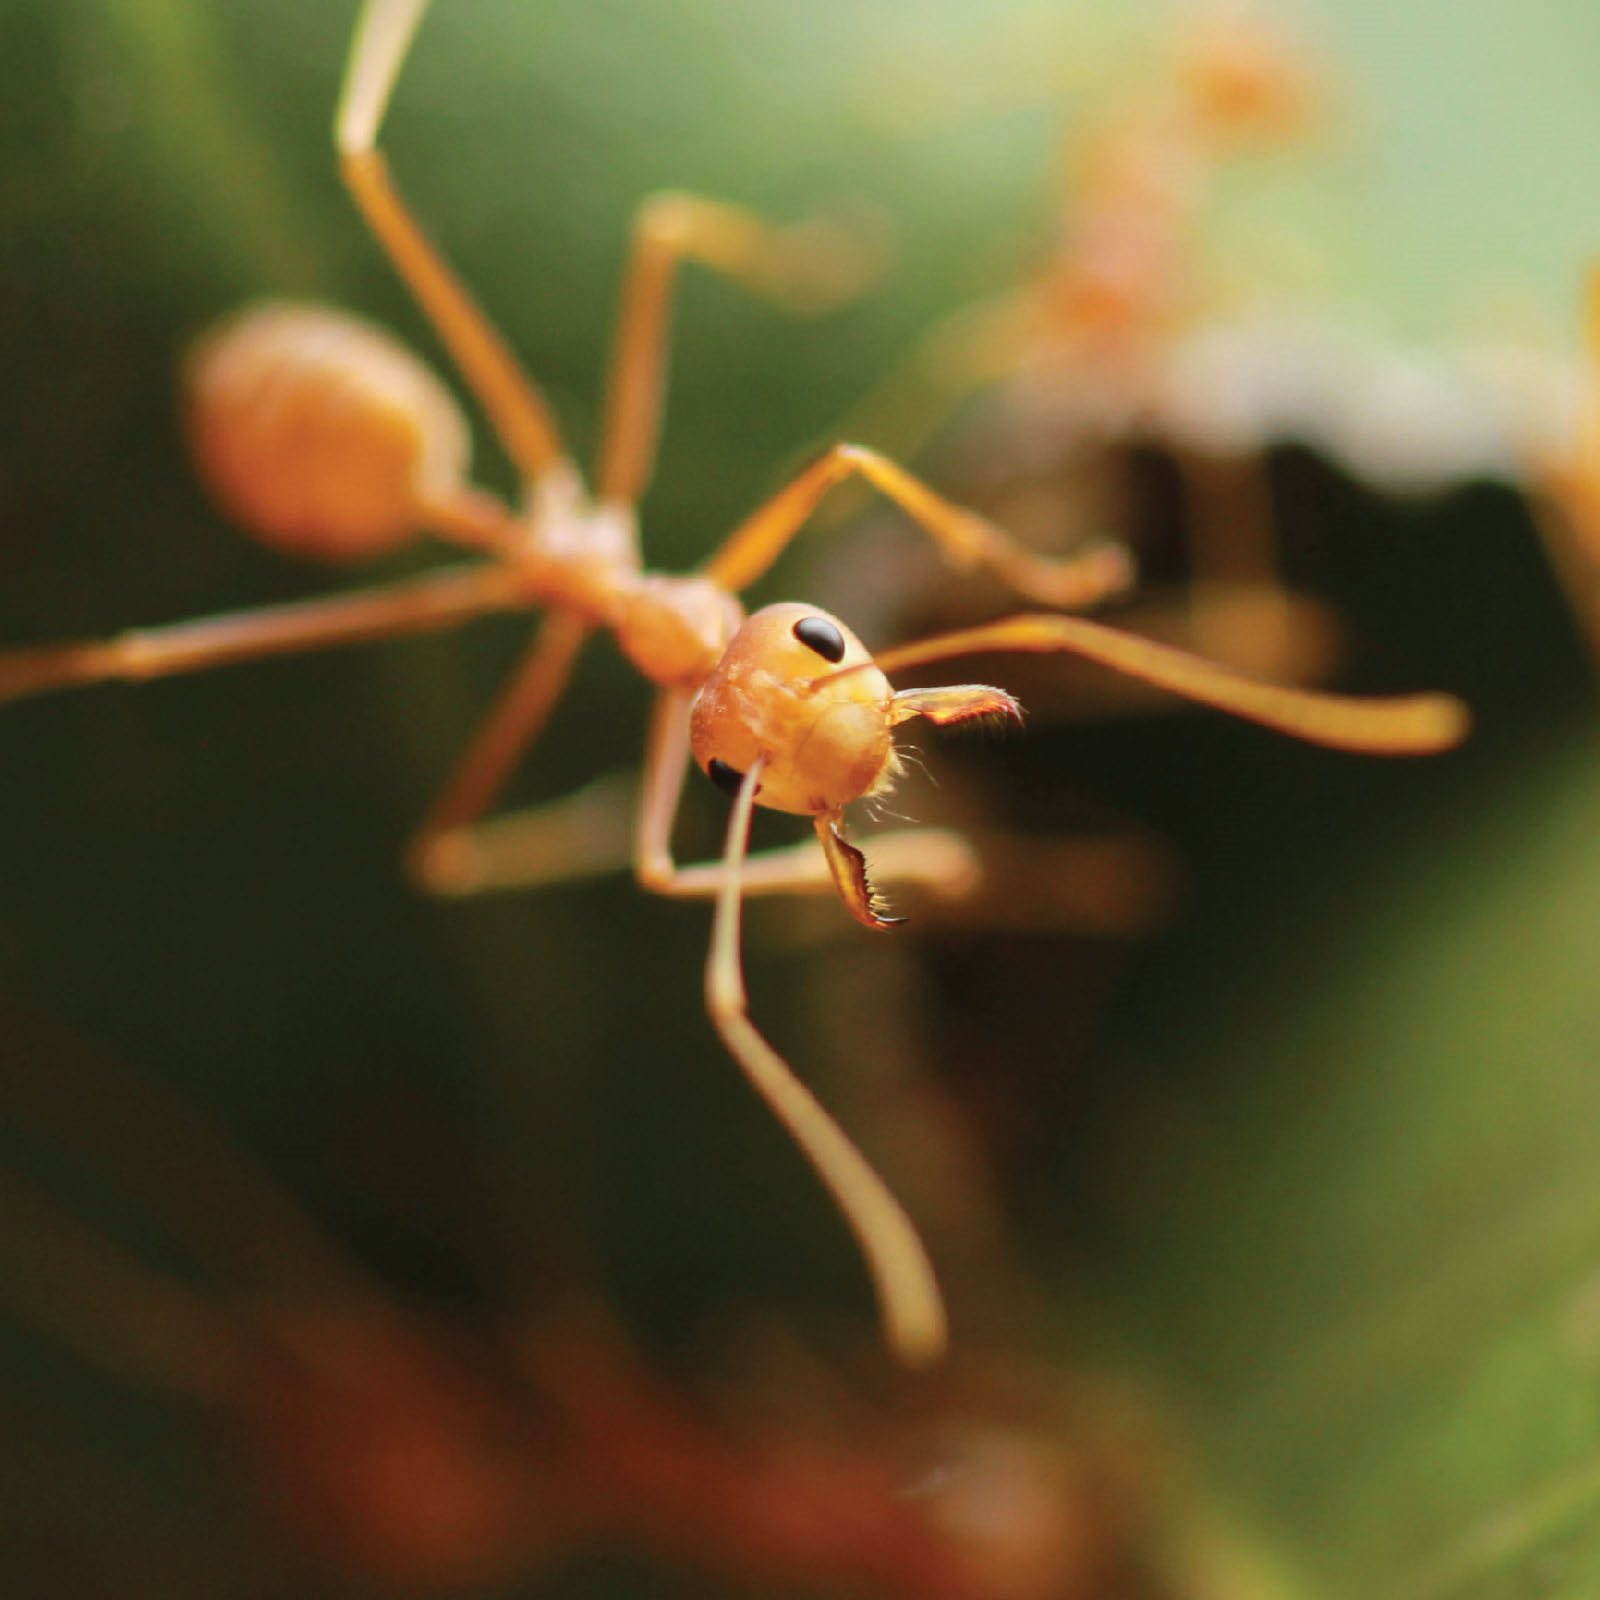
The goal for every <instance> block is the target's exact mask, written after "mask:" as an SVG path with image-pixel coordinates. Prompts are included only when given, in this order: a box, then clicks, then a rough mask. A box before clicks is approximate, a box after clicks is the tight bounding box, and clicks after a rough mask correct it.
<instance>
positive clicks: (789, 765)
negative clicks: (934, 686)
mask: <svg viewBox="0 0 1600 1600" xmlns="http://www.w3.org/2000/svg"><path fill="white" fill-rule="evenodd" d="M844 669H851V670H844ZM894 698H895V697H894V690H893V689H891V688H890V687H889V680H888V679H887V678H886V677H884V675H883V673H881V672H880V671H879V670H878V668H877V667H876V666H875V665H874V664H873V660H872V657H871V655H870V654H868V652H867V649H866V647H865V646H864V645H863V644H862V643H861V641H860V640H859V639H858V638H856V636H855V635H854V634H853V633H851V631H850V630H849V629H848V628H847V627H845V625H844V624H843V623H842V622H840V621H839V619H838V618H837V617H834V616H830V615H829V614H828V613H827V612H826V611H822V610H820V609H818V608H817V607H816V606H807V605H799V604H794V603H789V604H784V605H774V606H766V607H764V608H763V609H762V610H760V611H757V612H756V613H755V614H754V615H753V616H751V617H749V618H748V619H747V620H746V621H745V623H744V625H743V626H742V627H741V628H740V629H739V631H738V632H737V633H736V634H735V635H734V636H733V638H732V640H730V641H729V644H728V648H727V650H726V651H725V652H724V653H723V656H722V659H721V660H720V661H719V662H718V663H717V665H716V666H715V667H714V668H713V669H712V671H711V673H710V675H709V676H708V677H707V678H706V680H705V682H704V683H703V684H702V685H701V686H700V692H699V693H698V694H697V695H696V696H695V701H694V712H693V720H692V722H691V724H690V741H691V746H692V748H693V750H694V758H695V760H696V761H697V762H699V764H700V768H701V770H702V771H703V772H704V773H705V774H706V776H707V777H709V778H710V779H711V781H712V782H713V783H715V784H717V785H718V786H719V787H720V788H725V789H728V790H729V791H730V792H734V793H736V792H737V791H738V787H739V782H740V780H741V779H742V778H743V776H744V774H745V773H746V772H747V771H748V770H749V768H750V764H751V762H753V761H754V760H755V759H756V757H757V756H762V757H764V758H765V760H766V765H765V766H764V767H763V769H762V773H761V786H760V788H759V789H758V790H757V791H756V804H757V805H762V806H768V807H770V808H771V809H772V810H774V811H793V812H798V813H800V814H802V815H805V816H816V815H821V814H823V813H825V812H835V811H837V810H838V809H839V807H841V806H843V805H847V804H848V803H849V802H850V801H852V800H859V799H860V798H861V797H862V796H863V795H869V794H872V793H875V792H876V791H878V790H880V789H882V788H884V787H886V786H887V785H888V784H889V783H890V782H892V781H893V779H894V778H895V776H896V775H897V774H898V772H899V770H900V763H899V759H898V758H897V757H896V755H895V752H894V742H893V740H892V738H891V737H890V729H891V728H892V727H893V725H894V723H895V722H896V721H898V720H899V718H898V716H897V714H896V711H895V706H894Z"/></svg>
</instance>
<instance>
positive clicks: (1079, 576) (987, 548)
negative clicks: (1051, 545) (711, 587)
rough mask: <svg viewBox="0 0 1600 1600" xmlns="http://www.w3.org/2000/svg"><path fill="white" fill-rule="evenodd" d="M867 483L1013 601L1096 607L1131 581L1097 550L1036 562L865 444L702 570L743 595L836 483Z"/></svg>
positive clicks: (830, 461)
mask: <svg viewBox="0 0 1600 1600" xmlns="http://www.w3.org/2000/svg"><path fill="white" fill-rule="evenodd" d="M852 477H860V478H864V479H865V480H866V481H867V482H868V483H869V484H871V485H872V487H873V488H874V489H876V490H878V492H879V493H880V494H883V495H885V496H887V497H888V498H889V499H890V500H892V501H894V503H895V504H896V505H897V506H899V507H900V509H901V510H902V511H904V512H905V513H906V515H907V516H909V517H910V518H911V519H912V521H913V522H915V523H916V524H917V525H918V526H919V527H920V528H921V529H922V530H923V532H924V533H926V534H927V535H928V536H929V537H930V538H931V539H932V540H933V542H934V543H935V544H937V545H938V546H939V548H940V549H941V550H942V551H943V552H944V553H945V555H946V556H947V557H948V558H949V559H950V560H951V561H952V562H953V563H954V564H955V565H956V566H958V567H965V568H972V567H983V568H986V569H987V570H989V571H990V572H992V573H994V574H995V576H996V577H998V578H1000V579H1001V580H1002V581H1003V582H1005V583H1007V584H1009V585H1010V586H1011V587H1012V588H1013V589H1015V590H1016V591H1017V593H1018V594H1020V595H1023V596H1025V597H1026V598H1027V599H1030V600H1037V601H1040V602H1042V603H1043V604H1045V605H1051V606H1062V607H1065V608H1068V609H1074V610H1075V609H1078V608H1080V607H1083V606H1089V605H1093V604H1095V602H1096V601H1099V600H1101V599H1103V598H1104V597H1105V596H1106V595H1108V594H1111V593H1113V592H1115V591H1116V590H1118V589H1120V588H1122V587H1124V586H1125V585H1126V584H1127V583H1128V582H1129V580H1130V578H1131V575H1132V574H1131V571H1130V565H1129V559H1128V555H1127V552H1126V551H1125V550H1124V549H1123V548H1122V547H1121V546H1120V545H1115V544H1110V543H1104V544H1102V543H1096V544H1094V545H1091V546H1089V547H1087V548H1085V549H1084V550H1083V551H1081V552H1080V553H1079V554H1077V555H1075V556H1067V557H1064V558H1062V559H1060V560H1051V559H1049V558H1048V557H1045V556H1040V555H1035V554H1034V553H1033V552H1032V551H1030V550H1027V549H1025V548H1024V547H1023V546H1022V545H1020V544H1019V543H1017V541H1016V540H1015V539H1013V538H1012V537H1011V536H1010V535H1009V534H1007V533H1004V532H1002V531H1001V530H1000V529H999V528H997V527H995V525H994V524H993V523H992V522H990V521H988V520H987V519H986V518H984V517H980V516H979V515H978V514H977V513H976V512H973V511H968V510H966V509H964V508H963V507H961V506H957V505H954V504H952V503H951V502H950V501H948V500H946V499H944V498H943V497H942V496H941V495H937V494H935V493H934V492H933V490H932V489H930V488H929V487H928V486H927V485H926V484H925V483H923V482H921V481H920V480H919V479H917V478H916V477H914V476H913V475H912V474H911V473H909V472H907V471H906V470H905V468H904V467H900V466H897V465H896V464H895V463H894V462H892V461H890V460H889V459H888V457H887V456H881V455H879V454H878V452H877V451H876V450H868V449H867V448H866V447H865V446H864V445H858V444H836V445H834V446H833V447H832V448H831V449H830V450H828V451H827V452H826V453H825V454H823V455H821V456H819V457H818V458H817V459H816V460H815V461H814V462H812V463H811V465H810V466H809V467H806V468H805V469H803V470H802V471H801V472H800V473H798V474H797V475H796V476H795V477H794V478H793V479H791V480H790V481H789V482H788V483H787V484H785V485H784V487H783V488H781V489H780V490H779V491H778V492H777V493H776V494H775V495H773V496H772V498H771V499H770V500H768V501H767V503H766V504H765V505H763V506H759V507H757V508H756V510H755V511H754V512H752V513H751V515H750V516H749V517H747V518H746V519H745V520H744V522H743V523H742V524H741V525H740V526H739V527H738V528H736V529H735V530H734V531H733V533H732V534H731V535H730V536H729V537H728V539H727V541H726V542H725V543H724V544H723V546H722V548H721V549H720V550H718V551H717V553H716V554H715V555H714V556H712V558H711V560H710V561H709V562H708V563H707V565H706V569H705V570H706V575H707V576H708V577H709V578H711V579H712V581H713V582H715V583H719V584H721V585H722V586H723V587H724V588H725V589H731V590H733V591H735V592H737V591H739V590H742V589H745V588H748V587H749V585H751V584H752V583H754V582H755V581H756V579H757V578H759V577H761V576H762V574H763V573H765V572H766V570H767V569H768V568H769V567H770V566H771V565H772V563H773V562H774V561H776V560H777V559H778V556H779V555H780V554H781V552H782V551H783V549H784V547H785V546H786V545H787V544H788V543H789V541H790V540H791V539H792V538H794V536H795V535H796V534H797V533H798V532H799V531H800V529H801V527H802V526H803V525H804V523H805V521H806V519H807V518H808V517H809V516H810V515H811V513H812V511H813V510H814V509H815V508H816V506H817V503H818V502H819V501H820V500H821V499H822V497H823V496H824V495H825V494H826V493H827V492H828V490H829V489H831V488H832V487H833V486H834V484H836V483H840V482H842V481H844V480H845V479H847V478H852Z"/></svg>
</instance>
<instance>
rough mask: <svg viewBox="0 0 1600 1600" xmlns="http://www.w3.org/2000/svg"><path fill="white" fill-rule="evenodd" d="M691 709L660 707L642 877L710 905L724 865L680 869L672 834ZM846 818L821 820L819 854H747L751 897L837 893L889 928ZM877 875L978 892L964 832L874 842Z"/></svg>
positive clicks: (684, 697)
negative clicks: (843, 823)
mask: <svg viewBox="0 0 1600 1600" xmlns="http://www.w3.org/2000/svg"><path fill="white" fill-rule="evenodd" d="M689 702H690V696H689V695H688V694H686V693H683V692H682V691H678V690H668V691H667V692H665V693H664V694H662V695H661V697H660V698H659V699H658V700H657V702H656V709H655V713H654V716H653V718H652V721H651V726H650V734H649V738H648V741H647V743H646V746H645V762H644V793H643V796H642V797H641V800H640V804H639V822H638V829H637V831H636V833H635V836H634V852H633V859H634V874H635V876H636V877H637V878H638V880H639V883H640V885H641V887H643V888H645V889H648V890H649V891H650V892H651V893H652V894H659V895H664V896H665V897H666V898H668V899H673V900H705V899H710V898H711V897H712V896H714V895H718V894H720V893H721V892H722V886H723V883H724V882H725V880H726V878H727V867H726V864H725V863H724V862H722V861H708V862H702V863H697V864H696V865H694V866H687V867H684V866H679V865H678V864H677V862H676V861H674V859H673V856H672V827H673V823H674V822H675V821H676V819H677V814H678V804H679V801H680V800H681V798H682V795H683V780H684V776H685V774H686V773H687V771H688V769H689V765H690V762H689ZM838 820H839V819H838V818H837V817H833V816H826V815H825V816H822V817H819V818H817V819H816V831H817V840H818V842H820V843H821V844H822V846H823V848H822V849H820V850H819V849H818V848H817V845H816V844H815V843H813V842H812V841H811V840H806V841H804V842H803V843H801V844H798V845H791V846H789V847H787V848H782V849H777V850H764V851H762V852H760V853H759V854H757V855H754V856H750V857H748V858H746V857H744V856H742V855H741V858H740V859H741V866H740V881H741V884H742V887H743V891H744V893H746V894H820V893H824V892H826V891H827V890H829V889H834V890H837V891H838V892H839V893H840V894H841V895H842V896H843V898H844V900H845V903H846V905H847V906H848V907H849V909H850V911H851V914H852V915H854V916H855V917H856V919H857V920H858V921H860V922H863V923H865V924H866V925H867V926H869V927H881V926H883V919H882V918H881V917H877V916H875V915H873V914H872V912H873V906H872V899H873V897H872V894H871V890H870V889H869V888H868V886H867V885H866V883H865V881H864V875H863V874H862V873H861V869H860V861H859V857H860V855H861V852H860V851H859V850H857V849H856V847H855V846H854V845H851V844H848V843H846V842H845V841H844V840H843V839H842V838H840V837H839V834H838ZM867 842H868V844H869V846H870V847H871V848H872V850H873V852H874V867H875V876H877V877H879V878H881V879H882V880H883V881H884V882H899V883H916V884H920V885H922V886H923V887H925V888H927V889H928V890H929V891H930V892H931V893H934V894H938V895H940V896H942V897H945V898H948V899H960V898H961V897H963V896H965V895H967V894H969V893H970V892H972V890H973V889H974V888H975V887H976V885H977V880H978V876H979V870H978V863H977V858H976V857H975V855H974V854H973V851H972V848H971V847H970V846H969V845H968V844H967V842H966V840H965V839H963V838H962V836H961V835H960V834H959V833H956V832H954V831H952V830H950V829H945V828H906V829H902V830H899V831H897V832H894V833H889V834H882V835H879V836H878V837H877V838H875V839H872V840H869V841H867Z"/></svg>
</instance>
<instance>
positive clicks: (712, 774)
mask: <svg viewBox="0 0 1600 1600" xmlns="http://www.w3.org/2000/svg"><path fill="white" fill-rule="evenodd" d="M706 776H707V777H708V778H709V779H710V780H711V781H712V782H713V783H714V784H716V786H717V787H718V788H719V789H720V790H721V791H722V792H723V793H724V794H725V795H728V796H729V797H730V798H734V799H736V798H737V797H738V794H739V785H740V784H741V783H743V782H744V774H743V773H742V772H735V771H734V769H733V768H732V767H730V766H729V765H728V763H727V762H726V761H718V760H717V758H716V757H715V756H712V758H711V759H710V760H709V761H708V762H706Z"/></svg>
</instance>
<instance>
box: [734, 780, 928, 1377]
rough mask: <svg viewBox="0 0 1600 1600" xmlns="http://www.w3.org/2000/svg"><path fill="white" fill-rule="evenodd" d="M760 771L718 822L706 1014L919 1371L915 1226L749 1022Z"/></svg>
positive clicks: (921, 1273) (921, 1323)
mask: <svg viewBox="0 0 1600 1600" xmlns="http://www.w3.org/2000/svg"><path fill="white" fill-rule="evenodd" d="M761 765H762V764H761V761H760V760H759V759H757V760H756V761H754V762H752V763H751V765H750V770H749V771H748V772H747V773H746V774H745V776H744V781H743V782H742V783H741V784H740V786H739V797H738V799H737V800H736V801H735V802H734V806H733V814H732V816H731V817H730V818H729V819H728V841H727V847H726V850H725V852H724V855H723V867H724V871H723V875H722V881H721V884H720V886H719V888H718V890H717V906H716V914H715V916H714V918H713V921H712V927H711V949H710V953H709V955H708V957H707V959H706V1008H707V1010H708V1011H709V1012H710V1014H711V1021H712V1023H713V1025H714V1026H715V1028H716V1030H717V1032H718V1034H720V1035H721V1037H722V1042H723V1043H724V1044H725V1045H726V1046H727V1048H728V1052H729V1054H730V1055H732V1057H733V1058H734V1060H735V1061H737V1062H738V1064H739V1066H740V1067H741V1068H742V1069H743V1071H744V1074H745V1076H746V1077H747V1078H748V1079H749V1080H750V1083H751V1084H752V1086H753V1087H754V1088H755V1090H756V1092H757V1093H758V1094H759V1095H760V1096H761V1098H762V1099H763V1100H765V1101H766V1103H767V1105H768V1106H769V1107H770V1108H771V1110H772V1112H773V1114H774V1115H775V1116H776V1117H777V1118H778V1120H779V1121H780V1122H781V1123H782V1124H783V1125H784V1127H785V1128H786V1129H787V1130H788V1131H789V1134H790V1136H791V1137H792V1138H793V1139H794V1141H795V1143H796V1144H797V1145H799V1147H800V1149H801V1151H802V1153H803V1154H804V1155H805V1157H806V1159H807V1160H808V1161H809V1162H810V1163H811V1165H812V1167H813V1168H814V1169H815V1171H816V1173H817V1175H818V1177H820V1178H821V1179H822V1182H823V1184H824V1186H825V1187H826V1188H827V1190H828V1192H829V1193H830V1194H831V1195H832V1196H833V1198H834V1202H835V1203H836V1204H837V1205H838V1207H839V1210H840V1211H841V1212H842V1213H843V1215H844V1219H845V1221H846V1223H848V1224H849V1227H850V1231H851V1232H852V1233H853V1234H854V1235H855V1237H856V1241H857V1243H858V1244H859V1245H860V1247H861V1252H862V1255H863V1256H864V1257H865V1258H866V1263H867V1269H868V1271H869V1272H870V1273H871V1275H872V1283H873V1288H874V1290H875V1291H876V1293H877V1297H878V1314H879V1316H880V1318H881V1319H882V1323H883V1332H884V1338H885V1340H886V1342H887V1343H888V1345H889V1348H890V1349H891V1350H892V1351H893V1352H894V1354H895V1355H897V1356H898V1357H899V1358H900V1359H901V1360H902V1361H904V1362H905V1363H906V1364H907V1365H908V1366H926V1365H927V1364H928V1363H929V1362H931V1361H935V1360H937V1359H938V1357H939V1356H940V1354H941V1353H942V1352H943V1350H944V1346H945V1312H944V1304H943V1301H942V1299H941V1298H940V1294H939V1286H938V1283H937V1282H936V1281H935V1279H934V1275H933V1267H932V1265H931V1264H930V1262H929V1260H928V1256H927V1252H926V1250H925V1249H924V1248H923V1245H922V1241H921V1239H919V1238H918V1237H917V1231H916V1228H915V1227H914V1226H913V1224H912V1222H911V1219H910V1218H909V1217H908V1216H907V1215H906V1214H905V1211H904V1210H903V1209H902V1207H901V1205H900V1202H899V1201H898V1200H896V1199H895V1198H894V1196H893V1195H892V1194H891V1193H890V1192H889V1189H888V1187H887V1185H886V1184H885V1183H884V1181H883V1179H882V1178H880V1177H879V1176H878V1174H877V1173H876V1172H875V1171H873V1169H872V1167H871V1166H870V1165H869V1164H868V1163H867V1160H866V1158H865V1157H864V1156H863V1155H862V1154H861V1152H860V1151H859V1150H858V1149H856V1147H855V1146H854V1145H853V1144H852V1143H851V1142H850V1140H849V1139H848V1138H847V1137H846V1136H845V1134H844V1132H843V1130H842V1129H841V1128H840V1127H839V1125H838V1123H836V1122H835V1121H834V1120H833V1118H832V1117H830V1116H829V1115H828V1113H827V1112H826V1111H825V1110H824V1109H823V1108H822V1105H821V1103H820V1102H819V1101H818V1100H817V1099H816V1097H815V1096H814V1095H813V1094H812V1093H811V1091H810V1090H809V1089H808V1088H806V1086H805V1085H804V1084H803V1083H801V1081H800V1080H799V1079H798V1078H797V1077H795V1075H794V1072H793V1071H792V1069H791V1068H790V1067H789V1064H788V1063H787V1062H786V1061H785V1060H784V1059H783V1058H782V1056H780V1055H779V1054H778V1053H777V1051H776V1050H774V1049H773V1048H772V1046H771V1045H770V1044H768V1043H767V1041H766V1040H765V1039H764V1038H763V1037H762V1036H761V1034H760V1033H759V1032H758V1031H757V1029H756V1027H755V1025H754V1024H753V1023H752V1022H751V1021H750V1014H749V1002H748V999H747V997H746V994H745V987H744V975H743V972H742V970H741V966H740V957H739V907H740V888H741V883H740V878H741V869H742V868H743V865H744V856H745V840H746V837H747V835H748V834H749V831H750V814H751V810H752V808H753V806H754V803H755V796H756V786H757V782H758V780H759V777H760V773H761Z"/></svg>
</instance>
